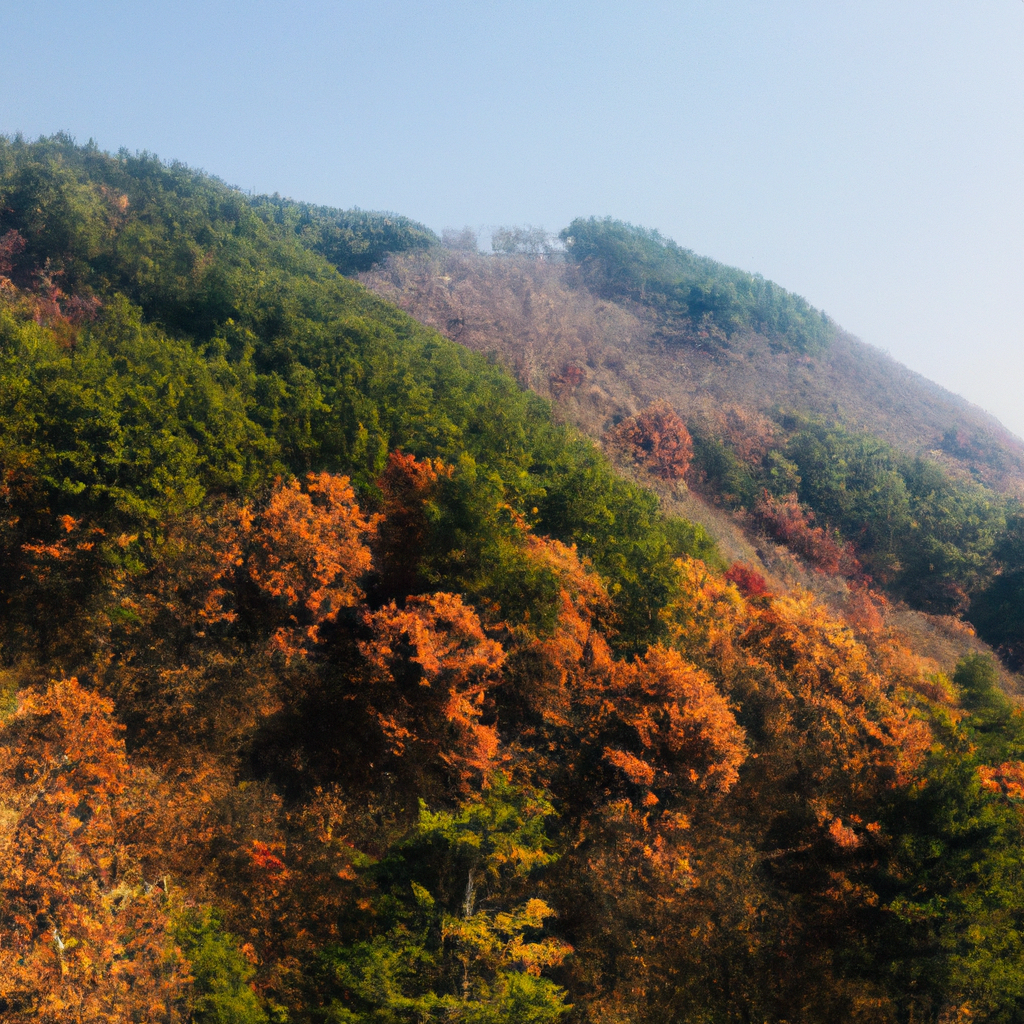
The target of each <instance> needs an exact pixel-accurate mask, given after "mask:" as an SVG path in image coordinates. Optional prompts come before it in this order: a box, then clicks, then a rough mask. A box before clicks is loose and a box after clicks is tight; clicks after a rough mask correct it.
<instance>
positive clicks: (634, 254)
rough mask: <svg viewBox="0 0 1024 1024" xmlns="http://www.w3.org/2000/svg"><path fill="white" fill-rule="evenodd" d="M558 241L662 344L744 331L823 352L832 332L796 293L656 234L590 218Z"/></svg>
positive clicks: (719, 338)
mask: <svg viewBox="0 0 1024 1024" xmlns="http://www.w3.org/2000/svg"><path fill="white" fill-rule="evenodd" d="M559 237H560V238H561V239H562V241H563V242H564V243H565V248H566V252H567V253H568V255H569V258H570V259H571V260H573V261H574V262H575V263H576V264H577V265H578V266H579V268H580V271H581V273H582V275H583V280H584V281H585V282H586V283H587V285H588V286H589V287H591V288H593V289H594V290H596V291H598V292H599V293H600V294H602V295H604V296H606V297H608V298H613V299H618V300H629V301H632V302H639V303H641V304H643V305H644V306H645V307H646V308H648V309H649V310H651V311H652V312H653V314H654V315H655V316H656V317H657V320H658V325H659V332H660V333H661V335H662V336H663V337H664V338H665V339H666V340H667V341H670V342H674V343H677V344H678V343H681V342H684V341H685V342H689V343H690V344H694V343H696V344H711V345H714V344H723V343H725V342H726V339H727V338H728V337H729V336H731V335H732V334H734V333H735V332H736V331H737V330H740V329H747V330H754V331H758V332H760V333H762V334H764V335H765V336H766V337H768V338H769V339H771V340H772V341H774V342H776V343H777V344H779V345H781V346H784V347H787V348H793V349H796V350H797V351H799V352H812V351H815V350H819V349H821V348H824V347H825V346H827V345H828V344H829V342H830V340H831V338H832V335H833V333H834V331H835V328H834V326H833V324H832V322H831V321H830V320H829V319H828V317H826V316H825V314H824V313H820V312H818V310H816V309H813V308H812V307H811V306H809V305H808V304H807V302H806V301H805V300H804V299H802V298H800V297H799V296H798V295H793V294H791V293H790V292H787V291H785V290H784V289H782V288H780V287H779V286H778V285H776V284H773V283H772V282H771V281H766V280H764V278H762V277H760V276H759V275H755V274H747V273H744V272H743V271H741V270H737V269H735V268H733V267H726V266H724V265H723V264H721V263H716V262H715V261H714V260H711V259H708V258H707V257H701V256H697V255H695V254H694V253H692V252H690V251H689V250H688V249H681V248H680V247H679V246H678V245H676V243H675V242H673V241H671V240H668V239H665V238H663V237H662V236H661V235H660V234H659V233H658V232H657V231H652V230H649V229H647V228H638V227H634V226H633V225H632V224H626V223H624V222H622V221H616V220H612V219H611V218H605V219H603V220H600V219H597V218H594V217H591V218H589V219H583V218H577V219H576V220H574V221H573V222H572V223H571V224H570V225H569V226H568V227H567V228H565V229H564V230H563V231H562V233H561V235H560V236H559Z"/></svg>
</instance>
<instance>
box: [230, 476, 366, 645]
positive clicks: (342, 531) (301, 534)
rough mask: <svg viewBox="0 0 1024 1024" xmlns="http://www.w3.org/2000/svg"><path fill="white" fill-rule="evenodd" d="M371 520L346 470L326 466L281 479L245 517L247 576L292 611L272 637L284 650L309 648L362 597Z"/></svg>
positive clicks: (275, 643)
mask: <svg viewBox="0 0 1024 1024" xmlns="http://www.w3.org/2000/svg"><path fill="white" fill-rule="evenodd" d="M376 523H377V520H376V517H370V518H367V517H366V516H364V515H363V514H362V512H360V510H359V506H358V505H357V504H356V499H355V492H354V491H353V490H352V487H351V485H350V484H349V479H348V477H346V476H335V475H333V474H331V473H310V474H308V475H307V477H306V480H305V486H303V485H302V484H300V483H299V481H298V480H292V481H290V482H289V483H287V484H279V485H278V487H277V488H276V489H275V491H274V494H273V496H272V497H271V499H270V503H269V505H268V506H267V508H266V509H265V510H264V511H263V512H262V513H261V514H260V515H259V516H258V517H256V519H255V520H250V519H249V518H248V517H246V518H244V519H243V530H244V531H245V532H246V533H248V534H249V535H250V554H249V559H248V573H249V577H250V578H251V579H252V581H253V582H254V583H255V584H256V585H257V586H258V587H259V588H260V589H261V590H263V591H264V592H265V593H266V594H268V595H269V596H271V597H273V598H276V599H277V600H278V601H280V602H281V604H282V605H283V606H284V607H285V608H286V609H287V610H288V612H289V625H287V626H282V627H280V628H279V629H278V630H277V632H276V633H275V635H274V641H273V642H274V646H275V647H276V648H277V649H278V650H280V651H281V652H282V653H284V654H285V655H286V656H288V657H291V656H294V655H302V654H304V653H306V652H307V650H308V648H309V645H310V644H313V643H316V642H317V640H318V639H319V636H320V628H321V626H322V625H323V624H324V623H328V622H333V621H334V620H335V619H336V618H337V616H338V613H339V612H340V611H341V609H342V608H351V607H352V606H354V605H356V604H358V603H359V601H361V600H362V598H363V592H362V591H361V590H360V589H359V582H360V581H361V579H362V577H363V576H364V575H365V574H366V572H367V570H368V569H369V568H370V548H369V546H368V541H369V540H370V539H371V538H372V536H373V533H374V530H375V528H376Z"/></svg>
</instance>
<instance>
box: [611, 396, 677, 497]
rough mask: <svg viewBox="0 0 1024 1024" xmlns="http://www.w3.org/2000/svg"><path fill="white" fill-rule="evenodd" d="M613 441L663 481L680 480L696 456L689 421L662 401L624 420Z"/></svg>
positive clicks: (615, 431) (614, 432)
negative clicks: (687, 427)
mask: <svg viewBox="0 0 1024 1024" xmlns="http://www.w3.org/2000/svg"><path fill="white" fill-rule="evenodd" d="M610 440H611V442H612V444H613V445H615V447H617V448H619V449H620V450H621V451H622V452H623V453H624V454H625V455H626V457H627V458H629V459H631V460H632V461H633V462H634V463H635V464H636V465H638V466H642V467H643V468H644V469H646V470H647V471H648V472H649V473H652V474H653V475H654V476H659V477H661V478H662V479H663V480H681V479H682V478H683V477H684V476H685V475H686V471H687V470H688V469H689V468H690V460H691V459H692V458H693V440H692V439H691V437H690V432H689V431H688V430H687V429H686V424H685V423H683V421H682V420H681V419H680V418H679V416H678V414H677V413H676V412H675V411H674V410H673V409H671V408H670V407H669V406H667V405H665V404H664V403H663V402H659V403H656V404H655V405H652V406H650V408H648V409H645V410H644V411H643V412H642V413H640V414H639V415H637V416H631V417H630V418H629V419H628V420H623V421H622V423H620V424H619V425H618V426H617V427H616V428H615V429H614V430H613V431H612V432H611V435H610Z"/></svg>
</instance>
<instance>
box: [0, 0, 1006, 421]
mask: <svg viewBox="0 0 1024 1024" xmlns="http://www.w3.org/2000/svg"><path fill="white" fill-rule="evenodd" d="M57 131H66V132H69V133H70V134H71V135H73V136H75V137H76V138H77V139H78V141H80V142H86V141H87V140H88V139H90V138H92V139H95V140H96V142H97V143H98V144H99V145H100V147H101V148H103V149H106V150H110V151H117V150H118V149H120V148H122V147H124V148H127V149H128V150H132V151H134V150H147V151H149V152H153V153H156V154H158V155H159V156H161V157H163V158H164V159H168V160H171V159H176V160H180V161H182V162H184V163H187V164H189V165H191V166H193V167H200V168H203V169H204V170H207V171H209V172H211V173H213V174H216V175H217V176H218V177H220V178H222V179H224V180H225V181H227V182H228V183H230V184H233V185H237V186H239V187H240V188H243V189H246V190H250V191H254V192H279V193H281V194H282V195H286V196H291V197H293V198H296V199H305V200H309V201H313V202H317V203H323V204H327V205H331V206H339V207H352V206H359V207H362V208H363V209H371V210H392V211H395V212H398V213H403V214H406V215H407V216H410V217H413V218H414V219H416V220H419V221H422V222H423V223H425V224H427V225H429V226H430V227H432V228H434V229H435V230H438V231H440V230H441V229H443V228H445V227H456V228H458V227H462V226H465V225H469V226H472V227H474V228H483V229H484V233H485V235H486V231H487V230H489V229H490V227H493V226H497V225H512V224H518V225H533V226H543V227H545V228H548V229H549V230H553V231H557V230H559V229H561V228H562V227H564V226H566V225H567V224H568V223H569V222H570V221H571V220H572V219H573V218H574V217H577V216H589V215H597V216H605V215H610V216H614V217H617V218H621V219H623V220H629V221H632V222H633V223H636V224H641V225H644V226H646V227H654V228H657V229H659V230H660V231H661V232H662V234H664V235H666V236H668V237H670V238H673V239H675V240H676V241H677V242H678V243H679V244H680V245H682V246H685V247H686V248H689V249H693V250H695V251H696V252H698V253H701V254H703V255H708V256H712V257H714V258H715V259H718V260H721V261H723V262H725V263H728V264H731V265H734V266H739V267H742V268H743V269H745V270H749V271H755V272H759V273H762V274H764V276H765V277H768V278H770V279H772V280H774V281H777V282H778V283H779V284H781V285H783V286H784V287H786V288H789V289H790V290H792V291H795V292H798V293H799V294H801V295H803V296H804V297H805V298H807V299H808V300H809V301H810V302H811V303H812V304H814V305H815V306H818V307H819V308H822V309H824V310H825V311H826V312H828V313H829V314H830V315H831V316H833V317H834V318H835V319H836V320H837V321H838V322H839V323H840V324H841V325H842V326H843V327H845V328H846V329H847V330H848V331H850V332H852V333H853V334H855V335H857V336H858V337H860V338H862V339H863V340H864V341H866V342H869V343H870V344H872V345H875V346H877V347H879V348H881V349H884V350H886V351H888V352H889V353H890V354H891V355H892V356H894V357H895V358H896V359H898V360H900V361H901V362H903V363H905V364H907V365H908V366H910V367H912V368H913V369H915V370H917V371H919V372H920V373H923V374H924V375H925V376H927V377H930V378H931V379H932V380H935V381H937V382H938V383H940V384H942V385H944V386H945V387H947V388H949V389H950V390H952V391H955V392H957V393H959V394H962V395H964V396H965V397H966V398H968V399H969V400H970V401H972V402H974V403H976V404H977V405H980V406H981V407H982V408H984V409H987V410H988V411H989V412H991V413H993V414H994V415H996V416H998V417H999V419H1001V420H1002V422H1003V423H1004V424H1005V425H1006V426H1007V427H1009V428H1010V429H1011V430H1013V431H1014V432H1015V433H1016V434H1018V435H1019V436H1022V437H1024V401H1022V397H1021V395H1022V384H1024V314H1022V310H1021V305H1022V299H1024V287H1022V286H1024V187H1022V186H1024V2H1022V0H959V2H953V0H933V2H929V3H924V2H920V0H884V2H883V0H859V2H856V3H854V2H847V0H828V2H822V0H707V2H703V0H702V2H697V0H672V2H654V0H629V2H627V0H618V2H606V0H591V2H574V0H516V2H514V3H506V2H500V0H446V2H427V0H420V2H415V0H375V2H368V0H350V2H347V0H333V2H332V0H291V2H289V3H282V2H277V0H246V2H245V3H242V2H235V0H203V2H194V0H175V2H171V0H147V2H146V3H139V2H138V0H130V2H117V0H107V2H100V0H49V2H41V0H7V2H4V3H0V133H3V134H8V135H10V134H14V133H17V132H21V133H23V134H24V135H25V136H27V137H30V138H33V137H36V136H38V135H48V134H52V133H54V132H57Z"/></svg>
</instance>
